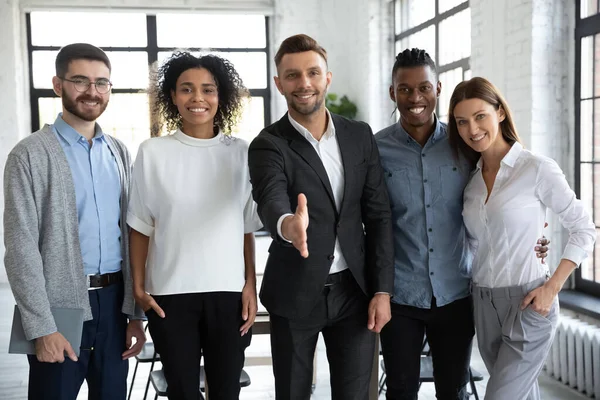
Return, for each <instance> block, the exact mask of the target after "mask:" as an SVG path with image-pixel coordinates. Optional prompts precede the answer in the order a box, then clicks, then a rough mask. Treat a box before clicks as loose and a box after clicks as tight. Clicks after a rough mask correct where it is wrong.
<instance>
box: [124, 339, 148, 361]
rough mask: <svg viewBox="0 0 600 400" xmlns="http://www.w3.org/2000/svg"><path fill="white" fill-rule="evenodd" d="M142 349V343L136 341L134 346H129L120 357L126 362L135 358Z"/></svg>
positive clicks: (141, 341)
mask: <svg viewBox="0 0 600 400" xmlns="http://www.w3.org/2000/svg"><path fill="white" fill-rule="evenodd" d="M143 348H144V341H143V340H138V341H137V342H135V344H134V345H133V346H131V347H130V348H129V347H128V349H127V350H126V351H124V352H123V354H121V357H122V358H123V360H127V359H129V358H131V357H135V356H137V355H138V354H140V353H141V352H142V349H143Z"/></svg>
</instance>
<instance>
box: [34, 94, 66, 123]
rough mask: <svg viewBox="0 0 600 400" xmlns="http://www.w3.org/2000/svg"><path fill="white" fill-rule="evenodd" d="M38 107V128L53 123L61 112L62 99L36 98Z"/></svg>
mask: <svg viewBox="0 0 600 400" xmlns="http://www.w3.org/2000/svg"><path fill="white" fill-rule="evenodd" d="M38 107H39V110H40V114H39V115H40V128H41V127H42V126H44V125H45V124H53V123H54V121H55V120H56V117H57V116H58V113H60V112H62V101H61V99H60V97H42V98H40V99H38Z"/></svg>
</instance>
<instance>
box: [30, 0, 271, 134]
mask: <svg viewBox="0 0 600 400" xmlns="http://www.w3.org/2000/svg"><path fill="white" fill-rule="evenodd" d="M264 17H265V35H266V42H265V47H261V48H242V47H226V48H218V47H217V48H210V50H211V51H216V52H228V53H236V52H243V53H253V52H256V53H265V54H266V57H267V68H266V74H267V80H266V82H267V87H266V88H263V89H249V92H250V96H251V97H261V98H262V99H263V104H264V121H265V126H268V125H269V124H270V123H271V79H270V76H271V63H270V62H269V60H270V51H269V49H270V36H271V35H270V29H269V26H270V24H269V18H270V17H269V16H268V15H265V16H264ZM25 22H26V28H27V55H28V65H29V99H30V108H31V131H32V132H36V131H38V130H39V129H40V110H39V99H40V98H49V97H57V96H56V94H55V93H54V91H53V90H52V89H39V88H35V87H34V85H33V52H35V51H44V50H45V51H58V50H60V46H34V45H33V44H32V37H31V13H30V12H27V13H26V14H25ZM146 35H147V43H146V46H145V47H144V46H141V47H102V49H103V50H104V51H107V52H108V51H110V52H113V51H114V52H119V51H123V52H131V51H144V52H146V53H147V54H148V65H152V64H153V63H154V62H156V61H157V59H158V53H159V52H169V51H173V50H175V49H176V48H174V47H158V40H157V29H156V15H154V14H146ZM186 49H187V50H190V51H193V52H199V51H204V50H206V48H193V47H191V48H186ZM146 92H147V91H146V90H145V89H115V88H113V89H112V91H111V93H113V94H120V93H146ZM153 122H154V121H151V126H152V127H154V123H153ZM152 129H153V130H154V128H152ZM154 133H155V132H152V135H153V134H154ZM257 134H258V132H257ZM148 137H151V132H148Z"/></svg>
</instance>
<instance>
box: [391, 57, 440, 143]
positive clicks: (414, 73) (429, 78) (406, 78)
mask: <svg viewBox="0 0 600 400" xmlns="http://www.w3.org/2000/svg"><path fill="white" fill-rule="evenodd" d="M441 90H442V84H441V82H439V81H438V80H437V77H436V75H435V72H434V71H433V70H432V69H431V68H430V67H429V66H426V65H425V66H419V67H409V68H398V70H397V71H396V73H395V74H394V76H393V82H392V86H390V98H391V99H392V101H394V102H395V103H396V106H397V107H398V111H399V112H400V118H401V122H402V125H403V126H404V127H405V128H406V129H407V131H409V130H410V128H411V127H413V128H420V127H422V126H425V125H433V123H434V121H435V117H434V113H435V107H436V104H437V97H438V96H439V95H440V92H441Z"/></svg>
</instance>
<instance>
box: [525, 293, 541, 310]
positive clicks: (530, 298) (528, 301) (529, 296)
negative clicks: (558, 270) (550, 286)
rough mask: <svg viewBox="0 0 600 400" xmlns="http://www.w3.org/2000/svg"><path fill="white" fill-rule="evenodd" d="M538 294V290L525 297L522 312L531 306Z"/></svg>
mask: <svg viewBox="0 0 600 400" xmlns="http://www.w3.org/2000/svg"><path fill="white" fill-rule="evenodd" d="M536 293H537V289H536V290H533V291H531V292H529V294H528V295H527V296H525V298H524V299H523V301H522V302H521V310H524V309H526V308H527V306H528V305H530V304H531V302H532V301H533V299H535V296H536Z"/></svg>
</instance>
